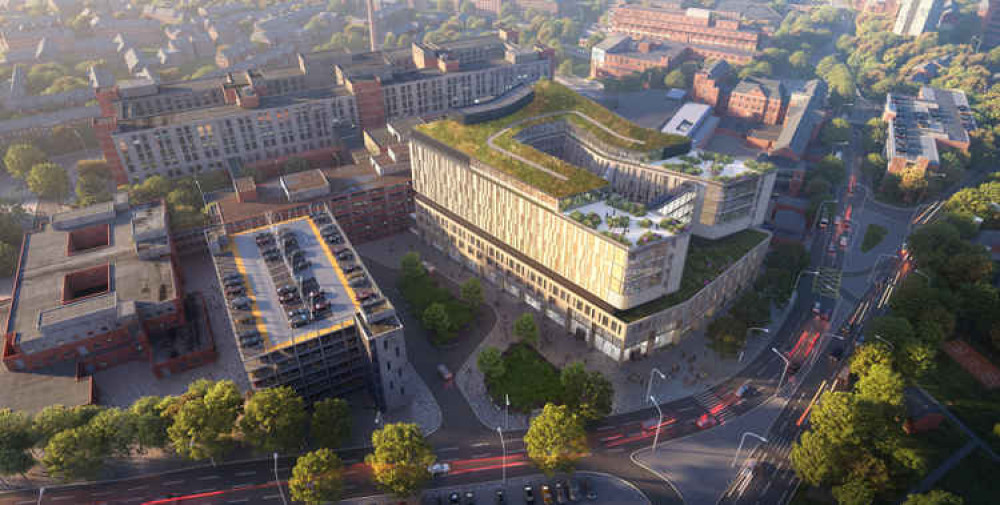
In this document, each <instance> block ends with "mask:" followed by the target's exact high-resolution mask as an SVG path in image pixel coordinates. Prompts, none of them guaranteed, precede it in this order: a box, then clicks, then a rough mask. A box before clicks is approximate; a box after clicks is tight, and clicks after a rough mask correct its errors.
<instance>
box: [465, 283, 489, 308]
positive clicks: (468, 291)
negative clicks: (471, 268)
mask: <svg viewBox="0 0 1000 505" xmlns="http://www.w3.org/2000/svg"><path fill="white" fill-rule="evenodd" d="M460 295H461V297H462V301H463V302H465V304H466V305H468V306H469V308H471V309H472V310H478V309H479V306H480V305H482V304H483V300H484V296H483V285H482V283H481V282H479V279H477V278H475V277H473V278H471V279H469V280H467V281H465V282H463V283H462V286H461V288H460Z"/></svg>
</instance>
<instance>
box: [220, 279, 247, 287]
mask: <svg viewBox="0 0 1000 505" xmlns="http://www.w3.org/2000/svg"><path fill="white" fill-rule="evenodd" d="M222 285H223V286H225V287H227V288H231V287H234V286H242V285H243V277H229V278H228V279H223V281H222Z"/></svg>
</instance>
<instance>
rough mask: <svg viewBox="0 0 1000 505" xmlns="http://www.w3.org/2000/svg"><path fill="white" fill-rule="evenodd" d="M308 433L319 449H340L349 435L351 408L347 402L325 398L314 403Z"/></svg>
mask: <svg viewBox="0 0 1000 505" xmlns="http://www.w3.org/2000/svg"><path fill="white" fill-rule="evenodd" d="M309 433H310V435H312V439H313V441H315V442H316V443H317V444H319V445H320V447H328V448H337V447H340V446H341V444H343V443H344V442H345V441H346V440H347V437H349V436H350V435H351V408H350V406H349V405H348V404H347V400H344V399H343V398H326V399H323V400H320V401H318V402H316V403H314V404H313V414H312V424H311V426H310V430H309Z"/></svg>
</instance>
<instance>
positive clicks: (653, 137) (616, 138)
mask: <svg viewBox="0 0 1000 505" xmlns="http://www.w3.org/2000/svg"><path fill="white" fill-rule="evenodd" d="M561 111H576V112H579V113H581V114H584V115H586V116H587V117H589V118H590V119H592V120H594V121H595V122H597V123H599V124H600V125H601V126H603V127H604V128H601V127H600V126H598V125H595V124H594V123H592V122H590V121H588V120H586V119H584V118H581V117H579V116H577V115H574V114H556V115H553V116H549V117H545V118H537V116H540V115H543V114H551V113H556V112H561ZM532 118H536V119H534V120H533V119H532ZM555 120H568V121H570V122H572V123H573V124H574V125H576V126H579V127H581V128H583V129H586V130H587V131H588V132H589V133H591V134H593V135H594V136H595V137H597V138H598V139H599V140H601V141H603V142H606V143H607V144H609V145H613V146H618V147H622V148H626V149H637V150H641V151H645V152H650V151H658V152H660V153H662V152H663V151H665V150H667V149H671V150H676V151H679V152H686V151H687V149H688V147H689V146H690V141H689V140H688V139H687V138H684V137H680V136H676V135H668V134H664V133H661V132H658V131H655V130H650V129H646V128H642V127H640V126H637V125H635V124H633V123H631V122H629V121H627V120H625V119H624V118H622V117H620V116H618V115H616V114H615V113H613V112H611V111H609V110H607V109H605V108H604V107H602V106H600V105H598V104H597V103H595V102H593V101H591V100H589V99H587V98H584V97H582V96H580V95H579V94H577V93H575V92H573V91H572V90H570V89H569V88H566V87H565V86H562V85H560V84H557V83H555V82H552V81H547V80H543V81H539V82H538V83H536V84H535V96H534V99H533V100H532V101H531V103H529V104H528V105H526V106H525V107H524V108H522V109H521V110H519V111H518V112H516V113H514V114H511V115H509V116H506V117H503V118H500V119H496V120H493V121H487V122H483V123H478V124H471V125H462V124H460V123H458V122H456V121H452V120H442V121H435V122H432V123H428V124H424V125H420V126H418V127H417V131H419V132H422V133H424V134H425V135H428V136H430V137H431V138H433V139H435V140H437V141H439V142H442V143H444V144H446V145H448V146H450V147H452V148H454V149H457V150H459V151H461V152H463V153H465V154H467V155H469V156H472V157H475V158H477V159H479V160H481V161H483V162H485V163H487V164H489V165H490V166H492V167H494V168H496V169H498V170H501V171H503V172H505V173H507V174H509V175H511V176H513V177H515V178H517V179H519V180H520V181H522V182H524V183H526V184H529V185H531V186H534V187H535V188H537V189H539V190H540V191H543V192H545V193H546V194H549V195H551V196H554V197H556V198H564V197H567V196H571V195H575V194H578V193H583V192H586V191H590V190H594V189H598V188H601V187H604V186H606V185H607V181H605V180H604V179H602V178H601V177H598V176H597V175H595V174H593V173H591V172H589V171H587V170H585V169H583V168H580V167H577V166H575V165H572V164H570V163H567V162H565V161H563V160H560V159H558V158H556V157H554V156H551V155H549V154H546V153H543V152H541V151H539V150H537V149H535V148H533V147H531V146H528V145H525V144H523V143H521V142H518V141H516V140H514V138H513V136H514V135H516V134H517V132H518V131H520V129H523V128H526V127H528V126H530V125H533V124H540V123H543V122H548V121H555ZM519 121H524V123H520V124H517V125H516V126H515V127H513V128H511V130H510V131H508V132H507V133H506V134H505V135H501V136H499V137H497V138H496V139H495V142H496V145H497V146H500V147H502V148H503V149H506V150H508V151H510V152H512V153H514V154H516V155H518V156H521V157H523V158H524V159H526V160H528V161H531V162H533V163H537V164H539V165H541V166H543V167H545V169H547V170H549V171H551V172H554V173H555V174H558V176H557V175H553V174H551V173H546V172H545V171H543V170H539V169H538V168H536V167H533V166H531V165H530V164H528V163H524V162H522V161H520V160H516V159H513V158H511V157H510V156H508V155H506V154H504V153H502V152H499V151H497V150H494V149H491V148H490V147H489V146H488V144H487V139H489V138H490V136H492V135H493V134H495V133H498V132H500V131H502V130H503V129H504V128H507V127H509V126H511V125H514V124H515V123H518V122H519ZM605 128H607V129H605ZM623 137H624V138H623ZM635 141H638V142H635ZM659 157H662V156H658V157H657V158H659ZM560 176H561V177H560Z"/></svg>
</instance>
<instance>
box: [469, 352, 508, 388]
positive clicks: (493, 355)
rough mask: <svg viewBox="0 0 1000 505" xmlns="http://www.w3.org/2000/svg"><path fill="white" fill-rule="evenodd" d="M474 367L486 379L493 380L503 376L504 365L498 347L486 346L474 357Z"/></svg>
mask: <svg viewBox="0 0 1000 505" xmlns="http://www.w3.org/2000/svg"><path fill="white" fill-rule="evenodd" d="M476 367H477V368H478V369H479V371H480V372H482V374H483V376H484V377H486V381H487V382H490V381H495V380H499V379H500V378H502V377H503V375H504V373H505V372H506V365H505V364H504V361H503V355H502V354H501V353H500V349H497V348H496V347H493V346H486V348H485V349H483V350H482V351H480V352H479V356H477V357H476Z"/></svg>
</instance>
